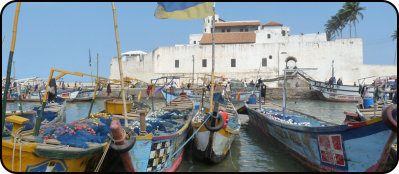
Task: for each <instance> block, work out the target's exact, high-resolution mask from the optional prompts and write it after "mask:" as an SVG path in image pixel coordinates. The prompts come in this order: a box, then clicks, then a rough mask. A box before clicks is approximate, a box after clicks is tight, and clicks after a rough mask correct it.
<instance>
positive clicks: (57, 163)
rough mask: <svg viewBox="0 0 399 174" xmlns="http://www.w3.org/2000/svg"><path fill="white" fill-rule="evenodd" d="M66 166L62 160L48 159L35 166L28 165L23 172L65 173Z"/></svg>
mask: <svg viewBox="0 0 399 174" xmlns="http://www.w3.org/2000/svg"><path fill="white" fill-rule="evenodd" d="M67 171H68V166H67V165H66V164H65V161H64V160H62V159H61V160H53V159H49V160H46V161H43V162H41V163H38V164H35V165H28V166H27V167H26V170H25V172H67Z"/></svg>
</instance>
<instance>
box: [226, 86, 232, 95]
mask: <svg viewBox="0 0 399 174" xmlns="http://www.w3.org/2000/svg"><path fill="white" fill-rule="evenodd" d="M230 91H231V86H230V82H227V85H226V95H227V98H230Z"/></svg>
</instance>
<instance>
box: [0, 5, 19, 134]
mask: <svg viewBox="0 0 399 174" xmlns="http://www.w3.org/2000/svg"><path fill="white" fill-rule="evenodd" d="M20 8H21V2H17V7H16V9H15V17H14V26H13V29H12V42H11V48H10V56H9V57H8V65H7V77H6V86H5V88H4V95H3V104H2V109H1V132H3V129H4V121H5V119H6V105H7V94H8V88H9V87H10V76H11V63H12V62H13V60H12V59H13V56H14V49H15V40H16V37H17V24H18V16H19V9H20ZM14 80H15V79H14Z"/></svg>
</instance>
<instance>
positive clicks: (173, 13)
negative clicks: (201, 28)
mask: <svg viewBox="0 0 399 174" xmlns="http://www.w3.org/2000/svg"><path fill="white" fill-rule="evenodd" d="M213 15H214V11H213V8H212V2H158V7H157V9H156V10H155V13H154V16H155V17H156V18H158V19H168V18H175V19H199V18H205V17H208V16H213Z"/></svg>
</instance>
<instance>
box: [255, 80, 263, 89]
mask: <svg viewBox="0 0 399 174" xmlns="http://www.w3.org/2000/svg"><path fill="white" fill-rule="evenodd" d="M261 83H263V81H262V78H259V79H258V84H257V85H256V89H257V90H259V86H260V84H261Z"/></svg>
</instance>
